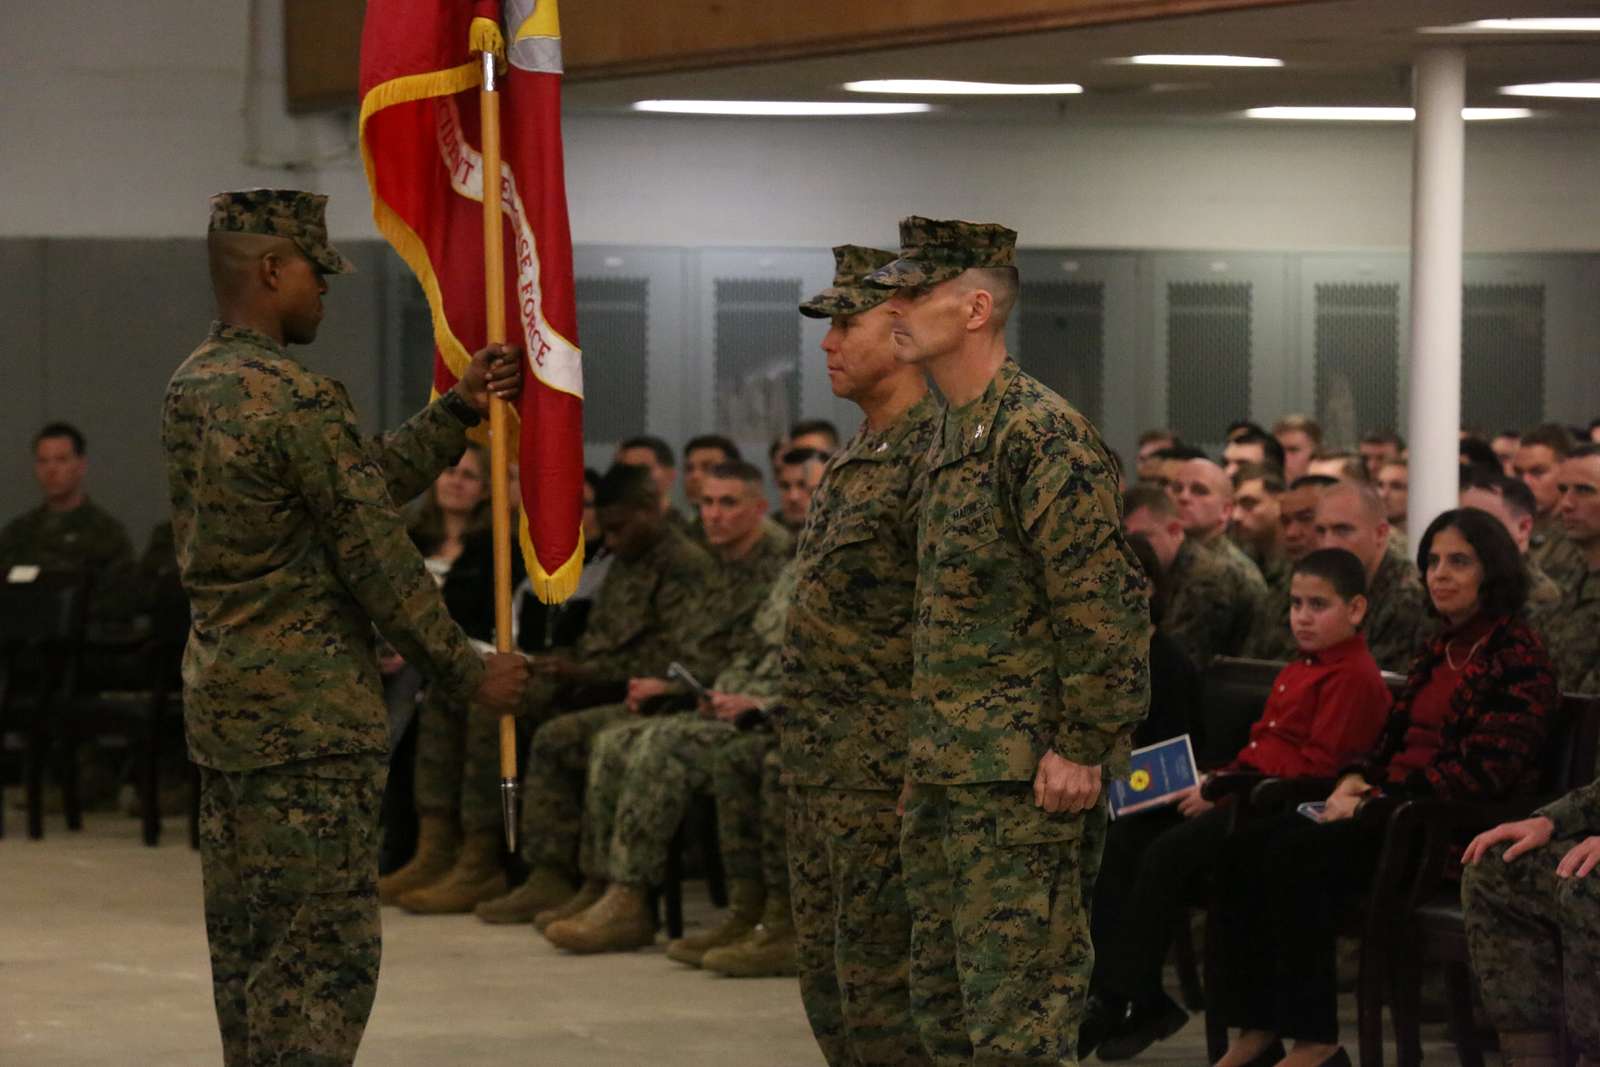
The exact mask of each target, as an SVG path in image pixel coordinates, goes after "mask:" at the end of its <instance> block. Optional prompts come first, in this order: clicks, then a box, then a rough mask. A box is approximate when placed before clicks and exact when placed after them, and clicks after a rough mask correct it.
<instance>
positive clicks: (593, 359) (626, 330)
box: [576, 277, 650, 444]
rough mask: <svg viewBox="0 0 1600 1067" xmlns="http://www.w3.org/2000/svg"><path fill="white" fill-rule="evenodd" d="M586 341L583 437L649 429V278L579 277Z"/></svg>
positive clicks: (581, 333)
mask: <svg viewBox="0 0 1600 1067" xmlns="http://www.w3.org/2000/svg"><path fill="white" fill-rule="evenodd" d="M576 283H577V284H576V294H577V301H578V338H579V341H580V343H581V344H582V346H583V395H584V404H583V437H584V440H585V441H589V442H594V443H599V444H607V443H610V442H613V441H622V440H625V439H627V438H629V437H632V436H634V435H635V434H641V433H644V432H645V412H646V410H647V409H646V407H645V404H646V400H647V398H648V396H649V389H650V369H649V368H650V360H649V355H650V347H649V337H650V335H649V316H650V282H649V279H647V278H584V277H580V278H578V279H576Z"/></svg>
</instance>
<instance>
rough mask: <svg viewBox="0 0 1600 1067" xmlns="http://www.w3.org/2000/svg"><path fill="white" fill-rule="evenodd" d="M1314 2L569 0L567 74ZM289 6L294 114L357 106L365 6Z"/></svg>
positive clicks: (598, 74)
mask: <svg viewBox="0 0 1600 1067" xmlns="http://www.w3.org/2000/svg"><path fill="white" fill-rule="evenodd" d="M1307 2H1314V0H917V3H915V4H912V5H906V4H878V5H873V4H864V3H862V2H861V0H810V2H809V3H806V4H790V5H781V4H771V3H764V2H756V0H567V2H566V3H563V4H562V5H561V33H562V44H563V48H564V52H565V55H564V58H565V60H566V66H567V76H568V77H569V78H570V79H572V80H574V81H581V80H585V79H599V78H614V77H621V76H624V75H633V74H659V73H666V72H673V71H692V70H704V69H706V68H709V67H718V66H729V65H733V64H739V63H756V62H762V61H771V60H780V59H797V58H801V57H807V56H823V55H836V54H842V53H846V52H859V51H870V50H872V49H878V48H895V47H905V46H910V45H922V44H938V43H942V42H947V41H961V40H967V39H972V38H978V37H998V36H1005V35H1007V34H1015V33H1032V32H1037V31H1040V30H1060V29H1067V28H1070V27H1073V26H1088V25H1095V24H1102V23H1111V22H1133V21H1137V20H1140V19H1152V18H1166V17H1171V16H1175V15H1192V14H1203V13H1205V12H1209V11H1229V10H1236V9H1241V8H1252V7H1276V6H1282V5H1285V4H1292V3H1307ZM283 4H284V8H283V20H284V55H285V64H286V67H287V73H288V76H287V85H286V91H287V97H288V105H289V110H290V111H291V112H294V113H297V114H298V113H304V112H309V111H317V110H324V109H327V108H338V107H353V106H355V105H356V103H357V99H356V84H357V83H356V77H357V64H358V62H359V56H360V53H361V20H362V16H363V12H364V10H365V4H364V2H363V0H283Z"/></svg>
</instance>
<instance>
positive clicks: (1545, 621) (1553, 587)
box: [1522, 557, 1561, 681]
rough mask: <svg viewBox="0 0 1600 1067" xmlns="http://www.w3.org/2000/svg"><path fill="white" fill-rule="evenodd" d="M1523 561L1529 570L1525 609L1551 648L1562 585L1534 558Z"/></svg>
mask: <svg viewBox="0 0 1600 1067" xmlns="http://www.w3.org/2000/svg"><path fill="white" fill-rule="evenodd" d="M1522 563H1523V567H1524V569H1525V570H1526V571H1527V572H1528V605H1527V607H1526V608H1525V609H1524V610H1525V611H1526V613H1527V616H1528V625H1530V626H1532V627H1533V628H1534V630H1535V631H1537V632H1538V634H1539V636H1540V637H1541V638H1543V639H1544V643H1545V648H1546V649H1549V647H1550V639H1549V637H1548V636H1547V633H1548V630H1549V627H1550V624H1551V623H1553V622H1555V621H1556V614H1557V613H1558V612H1559V611H1560V610H1561V587H1560V586H1559V585H1557V584H1556V583H1555V581H1554V579H1552V578H1551V577H1550V576H1549V575H1548V574H1546V573H1545V572H1544V571H1542V570H1540V569H1539V565H1538V564H1537V563H1535V562H1533V560H1531V559H1528V558H1527V557H1523V561H1522ZM1558 681H1559V679H1558Z"/></svg>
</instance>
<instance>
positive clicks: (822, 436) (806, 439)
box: [785, 419, 839, 456]
mask: <svg viewBox="0 0 1600 1067" xmlns="http://www.w3.org/2000/svg"><path fill="white" fill-rule="evenodd" d="M788 448H810V449H815V450H816V451H818V452H826V453H827V454H828V455H830V456H831V455H832V454H833V453H835V452H837V451H839V428H838V427H837V426H835V425H834V424H833V423H831V422H829V421H828V420H827V419H802V420H801V421H799V422H797V423H795V424H794V425H793V426H791V427H789V444H788ZM785 451H787V449H785Z"/></svg>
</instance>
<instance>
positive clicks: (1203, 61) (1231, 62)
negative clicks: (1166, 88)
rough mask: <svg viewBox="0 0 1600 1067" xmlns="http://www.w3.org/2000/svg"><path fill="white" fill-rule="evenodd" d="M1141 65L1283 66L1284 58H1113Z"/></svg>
mask: <svg viewBox="0 0 1600 1067" xmlns="http://www.w3.org/2000/svg"><path fill="white" fill-rule="evenodd" d="M1113 62H1117V63H1132V64H1135V65H1136V66H1141V67H1281V66H1283V60H1281V59H1272V58H1271V57H1269V56H1207V55H1141V56H1129V57H1128V58H1127V59H1119V60H1113Z"/></svg>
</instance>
